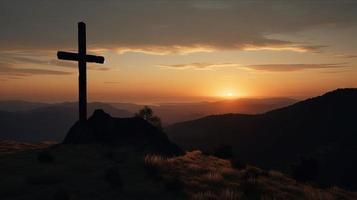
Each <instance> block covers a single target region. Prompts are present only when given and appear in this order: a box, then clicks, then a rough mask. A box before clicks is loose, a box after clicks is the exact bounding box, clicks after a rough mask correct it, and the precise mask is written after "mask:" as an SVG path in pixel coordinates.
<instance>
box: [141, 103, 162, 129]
mask: <svg viewBox="0 0 357 200" xmlns="http://www.w3.org/2000/svg"><path fill="white" fill-rule="evenodd" d="M135 116H136V117H140V118H143V119H144V120H146V121H148V122H149V123H151V124H152V125H153V126H155V127H157V128H158V129H160V130H162V124H161V119H160V118H159V117H158V116H154V111H153V110H152V109H151V108H150V107H149V106H144V108H142V109H141V110H139V112H138V113H135Z"/></svg>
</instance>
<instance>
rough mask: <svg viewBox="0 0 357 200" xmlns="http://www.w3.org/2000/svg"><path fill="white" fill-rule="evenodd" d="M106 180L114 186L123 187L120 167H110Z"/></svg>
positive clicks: (106, 173)
mask: <svg viewBox="0 0 357 200" xmlns="http://www.w3.org/2000/svg"><path fill="white" fill-rule="evenodd" d="M105 180H106V181H107V182H108V183H109V184H110V185H111V186H113V187H122V186H123V182H122V179H121V176H120V173H119V169H118V168H110V169H107V171H106V172H105Z"/></svg>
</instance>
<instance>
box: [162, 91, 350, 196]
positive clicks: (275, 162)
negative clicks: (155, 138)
mask: <svg viewBox="0 0 357 200" xmlns="http://www.w3.org/2000/svg"><path fill="white" fill-rule="evenodd" d="M356 119H357V89H338V90H335V91H332V92H329V93H326V94H324V95H322V96H319V97H315V98H311V99H307V100H305V101H301V102H298V103H296V104H294V105H291V106H288V107H285V108H281V109H277V110H273V111H270V112H267V113H264V114H257V115H246V114H224V115H213V116H208V117H204V118H201V119H198V120H193V121H186V122H182V123H177V124H174V125H172V126H169V127H167V128H166V131H167V133H168V134H169V136H170V138H171V139H172V140H173V141H175V142H176V143H177V144H179V145H180V146H181V147H184V148H186V149H212V148H214V147H215V146H217V145H220V144H225V145H230V146H232V147H233V150H234V153H235V154H236V156H237V157H239V158H240V159H242V160H244V161H246V162H248V163H252V164H257V165H259V166H262V167H265V168H275V169H279V170H284V171H289V169H290V166H291V164H293V163H296V162H297V161H298V160H299V158H300V157H312V158H315V159H317V161H318V163H319V176H318V182H319V183H321V184H325V185H330V184H337V185H343V186H347V187H350V188H354V189H356V188H357V171H356V168H357V156H356V153H357V124H356Z"/></svg>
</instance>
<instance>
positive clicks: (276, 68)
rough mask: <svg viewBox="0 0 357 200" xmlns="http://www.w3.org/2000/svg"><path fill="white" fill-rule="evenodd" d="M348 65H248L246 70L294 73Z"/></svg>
mask: <svg viewBox="0 0 357 200" xmlns="http://www.w3.org/2000/svg"><path fill="white" fill-rule="evenodd" d="M346 64H347V63H325V64H262V65H248V66H245V68H248V69H252V70H257V71H268V72H292V71H300V70H307V69H336V68H347V67H349V66H347V65H346Z"/></svg>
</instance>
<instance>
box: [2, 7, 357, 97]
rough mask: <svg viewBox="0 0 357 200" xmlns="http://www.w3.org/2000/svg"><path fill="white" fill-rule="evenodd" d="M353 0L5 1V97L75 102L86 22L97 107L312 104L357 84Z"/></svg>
mask: <svg viewBox="0 0 357 200" xmlns="http://www.w3.org/2000/svg"><path fill="white" fill-rule="evenodd" d="M356 10H357V1H355V0H314V1H307V0H250V1H249V0H245V1H243V0H106V1H97V0H77V1H69V0H63V1H45V0H32V1H24V0H23V1H19V0H11V1H1V2H0V26H1V31H0V100H10V99H20V100H28V101H42V102H61V101H76V100H77V93H78V91H77V89H78V77H77V76H78V67H77V63H76V62H72V61H61V60H58V59H57V57H56V52H57V51H58V50H63V51H72V52H76V50H77V23H78V22H80V21H84V22H85V23H86V24H87V48H88V53H91V54H94V55H102V56H104V57H105V64H103V65H100V64H93V63H90V64H88V80H87V81H88V100H89V101H112V102H136V103H154V102H193V101H203V100H213V99H219V98H245V97H254V98H264V97H293V98H306V97H310V96H316V95H321V94H323V93H324V92H327V91H330V90H334V89H336V88H341V87H357V78H356V77H357V68H356V67H357V39H356V37H357V26H356V25H357V12H356Z"/></svg>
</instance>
